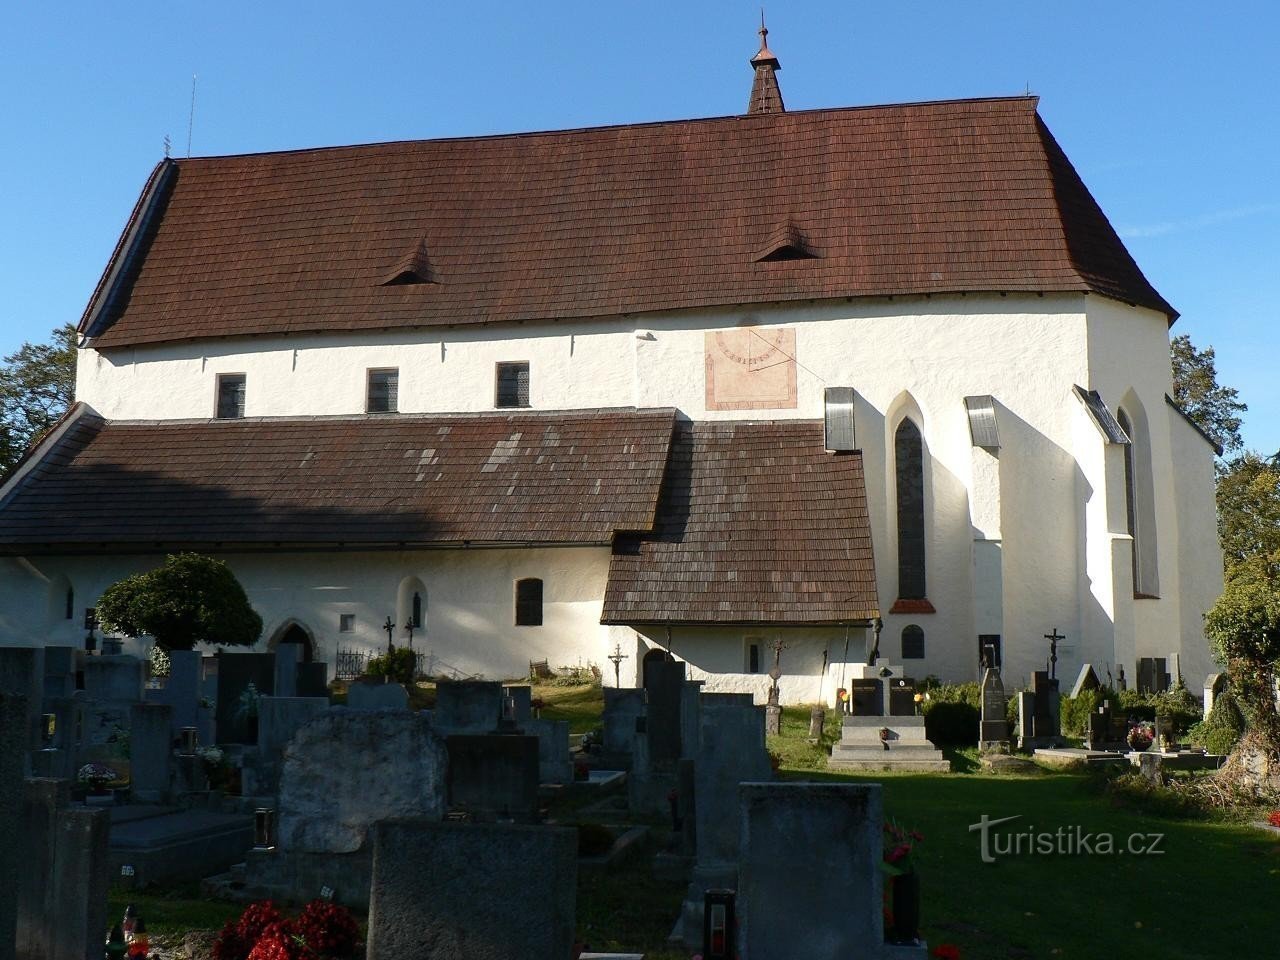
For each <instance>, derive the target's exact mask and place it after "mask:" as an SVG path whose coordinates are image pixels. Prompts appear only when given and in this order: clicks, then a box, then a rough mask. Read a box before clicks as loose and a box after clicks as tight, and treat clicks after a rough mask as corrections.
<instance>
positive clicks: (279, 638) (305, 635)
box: [267, 620, 315, 663]
mask: <svg viewBox="0 0 1280 960" xmlns="http://www.w3.org/2000/svg"><path fill="white" fill-rule="evenodd" d="M282 643H296V644H297V645H298V646H300V647H301V648H302V656H300V657H299V658H298V661H299V662H300V663H310V662H311V661H312V658H313V657H314V655H315V642H314V641H313V640H312V639H311V633H310V632H309V631H308V630H307V628H306V627H304V626H303V625H302V624H300V623H298V621H297V620H290V621H289V622H288V623H287V624H285V625H284V627H282V628H281V629H279V630H277V631H276V634H275V636H274V637H272V638H271V640H270V642H268V643H267V649H269V650H275V649H276V647H278V646H280V644H282Z"/></svg>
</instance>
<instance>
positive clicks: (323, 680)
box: [298, 661, 329, 699]
mask: <svg viewBox="0 0 1280 960" xmlns="http://www.w3.org/2000/svg"><path fill="white" fill-rule="evenodd" d="M298 696H300V697H306V698H308V699H310V698H312V697H328V696H329V664H327V663H321V662H317V661H312V662H311V663H300V664H298Z"/></svg>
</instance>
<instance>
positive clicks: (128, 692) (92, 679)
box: [83, 654, 146, 703]
mask: <svg viewBox="0 0 1280 960" xmlns="http://www.w3.org/2000/svg"><path fill="white" fill-rule="evenodd" d="M83 666H84V691H85V693H86V694H87V695H88V697H89V699H90V700H109V701H117V702H124V703H136V702H138V701H140V700H142V699H143V696H144V693H143V691H144V688H145V684H146V669H145V665H144V664H143V662H142V661H141V660H139V659H138V658H137V657H131V656H128V655H127V654H120V655H119V656H113V657H107V656H102V657H85V659H84V665H83Z"/></svg>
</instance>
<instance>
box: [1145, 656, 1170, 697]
mask: <svg viewBox="0 0 1280 960" xmlns="http://www.w3.org/2000/svg"><path fill="white" fill-rule="evenodd" d="M1169 682H1170V677H1169V671H1168V669H1167V661H1166V660H1165V658H1164V657H1139V658H1138V692H1139V693H1164V691H1166V690H1168V689H1169Z"/></svg>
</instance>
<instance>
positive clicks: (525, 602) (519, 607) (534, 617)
mask: <svg viewBox="0 0 1280 960" xmlns="http://www.w3.org/2000/svg"><path fill="white" fill-rule="evenodd" d="M541 625H542V581H541V580H538V579H536V578H533V577H530V578H529V579H527V580H517V581H516V626H518V627H538V626H541Z"/></svg>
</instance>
